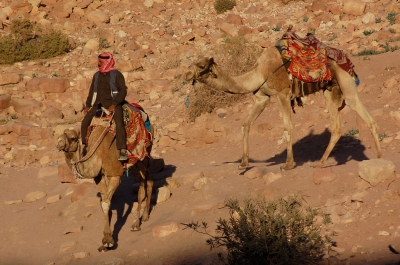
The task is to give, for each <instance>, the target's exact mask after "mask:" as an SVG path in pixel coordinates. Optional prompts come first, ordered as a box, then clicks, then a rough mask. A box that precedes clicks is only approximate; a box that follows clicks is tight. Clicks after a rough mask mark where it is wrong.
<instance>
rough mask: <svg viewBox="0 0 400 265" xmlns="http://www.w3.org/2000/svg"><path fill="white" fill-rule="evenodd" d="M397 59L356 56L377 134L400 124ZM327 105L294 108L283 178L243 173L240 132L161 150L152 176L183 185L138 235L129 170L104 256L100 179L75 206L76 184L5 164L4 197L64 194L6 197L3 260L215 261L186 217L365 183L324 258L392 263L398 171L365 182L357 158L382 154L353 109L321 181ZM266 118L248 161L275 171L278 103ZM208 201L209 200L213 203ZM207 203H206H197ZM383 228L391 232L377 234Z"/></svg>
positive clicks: (398, 227)
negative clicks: (161, 230) (160, 165)
mask: <svg viewBox="0 0 400 265" xmlns="http://www.w3.org/2000/svg"><path fill="white" fill-rule="evenodd" d="M399 56H400V52H399V51H396V52H394V53H385V54H382V55H378V56H370V57H369V60H367V59H368V58H366V57H354V58H352V61H353V62H354V64H355V65H356V71H357V73H358V75H359V77H360V79H361V82H362V85H364V84H366V87H365V88H364V89H363V90H362V91H361V92H360V95H361V98H362V101H363V102H364V104H365V105H366V107H367V109H368V110H369V111H370V112H371V113H373V116H374V118H375V119H376V121H377V123H378V126H379V133H381V134H383V133H385V134H386V135H387V136H389V137H395V136H396V133H398V132H399V131H400V124H399V122H396V121H395V120H394V119H392V118H390V117H389V115H388V113H389V112H390V111H394V110H399V107H398V99H399V95H398V94H397V95H388V94H387V93H385V89H384V88H383V82H384V81H385V80H387V79H389V78H390V77H392V76H394V75H397V74H399V73H400V61H399V60H398V58H399ZM396 91H397V92H396V93H398V90H396ZM324 110H325V104H324V102H323V97H322V94H320V93H318V94H315V95H312V96H310V97H309V98H308V99H307V104H306V106H305V107H304V108H297V109H296V112H297V113H296V114H294V115H293V116H292V119H293V124H294V127H295V133H294V154H295V160H296V163H297V164H296V168H295V169H293V170H290V171H286V172H281V174H282V176H283V177H282V178H280V179H278V180H277V181H275V182H273V183H271V184H269V185H267V184H265V183H264V181H263V179H262V178H258V179H248V178H246V177H245V176H244V174H245V171H240V170H238V169H237V165H238V163H239V161H240V158H241V152H242V146H241V141H240V138H238V139H239V140H231V141H228V140H230V139H228V138H227V139H220V140H219V142H218V143H216V144H212V145H210V146H208V147H207V148H203V149H197V150H191V149H184V150H180V151H173V152H167V153H165V154H163V155H162V158H163V159H164V161H165V165H166V166H165V169H164V170H163V171H162V172H160V173H158V174H156V175H155V176H154V177H155V178H156V179H159V180H161V179H164V178H166V177H170V176H172V177H174V178H176V179H177V180H178V181H179V182H180V183H181V186H180V187H178V188H175V189H172V190H171V198H170V199H168V200H167V201H165V202H162V203H159V204H156V205H154V206H153V209H152V211H151V214H150V220H149V221H148V222H145V223H143V224H142V230H141V231H139V232H131V231H130V226H131V223H132V217H131V215H129V213H130V212H131V211H132V209H134V208H135V207H136V204H137V203H136V201H137V194H136V193H135V192H134V189H132V185H133V184H134V183H136V179H135V178H133V177H123V178H122V183H121V185H120V187H119V188H118V190H117V192H116V193H115V196H114V198H113V204H112V214H113V216H112V228H113V230H114V232H113V235H114V237H115V239H116V241H117V244H116V246H115V247H114V249H112V250H110V251H108V252H106V253H98V252H97V251H96V250H97V248H98V247H99V246H100V244H101V239H102V229H103V216H102V212H101V208H100V206H99V203H98V202H99V198H98V195H97V189H96V187H95V186H94V185H91V186H90V187H89V188H88V194H87V195H86V196H85V197H84V198H82V199H81V200H79V201H77V202H74V203H71V195H65V194H68V191H70V190H71V189H74V188H75V186H76V185H74V184H68V183H60V182H59V181H58V177H57V175H54V176H51V177H45V178H41V179H39V178H38V177H37V173H38V171H39V169H40V168H39V167H37V166H31V167H26V168H10V167H7V166H4V167H2V168H1V170H0V172H1V174H0V187H1V191H2V192H1V193H0V201H1V202H3V201H4V202H6V201H13V200H20V199H23V198H24V197H25V195H26V194H28V193H30V192H33V191H37V190H40V191H43V192H45V193H46V194H47V198H48V197H50V196H52V195H58V194H59V195H61V199H60V200H59V201H57V202H55V203H52V204H47V203H46V198H44V199H41V200H38V201H35V202H32V203H25V202H22V203H15V204H12V205H7V204H5V203H0V238H1V239H2V240H1V241H0V264H2V265H3V264H10V265H11V264H13V265H14V264H15V265H16V264H21V265H25V264H29V265H36V264H43V265H49V264H57V265H59V264H60V265H61V264H171V265H172V264H174V265H175V264H176V265H178V264H179V265H180V264H182V265H183V264H218V261H217V257H216V252H219V251H224V250H223V249H216V250H212V251H210V249H209V247H208V246H207V245H206V239H207V238H208V237H207V236H205V235H202V234H198V233H195V232H193V231H192V230H190V229H184V228H185V226H184V225H182V224H184V223H189V222H192V221H195V222H196V221H199V222H201V221H206V222H207V223H208V224H209V226H210V231H213V230H214V229H215V227H216V221H217V220H218V219H219V218H220V217H222V218H225V217H227V216H228V211H227V209H226V208H222V207H220V206H222V205H223V202H224V201H225V200H227V199H230V198H233V199H238V200H239V201H241V200H243V199H244V198H249V197H257V196H259V195H261V194H262V195H264V196H266V198H268V199H276V198H278V197H279V196H287V195H290V194H293V193H297V192H300V193H301V194H302V196H303V198H305V201H306V203H307V204H308V205H309V206H312V207H321V206H323V205H324V204H325V203H326V201H327V200H328V199H331V198H333V199H337V198H342V197H343V196H347V195H348V196H351V195H352V194H354V193H356V192H359V191H360V190H366V191H367V192H368V194H367V195H366V196H365V197H364V201H363V202H362V204H361V205H360V208H359V209H357V210H356V211H353V212H352V213H353V220H352V221H351V222H349V223H346V224H335V225H333V226H332V227H333V229H334V231H335V236H333V239H334V240H335V241H336V242H337V246H338V247H339V248H343V249H344V250H343V252H342V253H340V254H338V255H337V256H336V257H332V258H330V260H329V262H328V261H326V262H325V264H370V265H372V264H395V262H399V261H400V255H396V254H393V253H391V252H390V251H389V250H388V245H392V246H393V247H395V248H397V249H398V250H400V236H399V234H400V221H399V220H400V218H399V217H400V212H399V210H398V209H399V206H400V196H392V197H388V196H386V197H385V196H384V192H385V191H387V190H389V189H392V188H393V187H396V185H397V187H398V188H399V187H400V175H399V174H398V173H397V175H394V176H393V177H391V178H390V179H388V180H386V181H385V182H384V183H381V184H380V185H378V186H376V187H371V188H366V187H367V186H366V185H365V182H364V181H362V179H361V178H360V177H359V176H358V163H359V162H360V161H362V160H367V159H374V158H376V150H375V147H374V144H373V140H372V137H371V135H370V133H369V132H368V130H367V128H366V126H365V125H363V124H362V123H361V122H357V119H358V118H357V114H356V113H355V112H353V111H351V110H349V109H344V110H343V111H342V114H341V122H342V132H343V133H345V132H347V131H349V130H351V129H353V128H354V129H356V128H357V129H359V130H360V133H359V134H358V136H357V137H356V138H354V139H352V140H351V141H347V140H346V138H342V139H341V140H340V142H339V143H338V145H337V146H336V148H335V149H334V151H333V152H332V154H331V156H330V157H329V159H328V160H327V162H326V164H325V167H326V168H328V167H329V168H331V169H332V171H333V172H334V173H335V174H337V178H336V179H335V180H334V181H332V182H329V183H324V184H321V185H315V184H314V182H313V173H314V172H315V170H316V169H314V168H312V167H311V165H313V164H314V163H316V162H317V161H318V159H319V158H320V157H321V156H322V154H323V151H324V149H325V147H326V145H327V143H328V141H329V136H330V133H329V130H328V126H329V116H328V114H327V113H326V112H324ZM246 115H247V114H246V113H243V114H240V115H228V116H227V117H226V118H224V119H222V120H221V122H222V123H224V125H225V126H226V127H227V128H229V130H230V131H231V132H232V133H233V134H240V126H241V125H242V123H243V122H244V121H245V119H246ZM314 115H316V117H318V118H317V119H316V120H317V122H315V123H313V124H310V125H307V126H306V125H305V124H306V121H307V120H308V119H309V118H310V117H315V116H314ZM266 123H269V124H278V125H277V126H278V129H277V130H275V129H274V130H271V131H266V132H260V131H259V130H256V129H254V130H252V132H251V139H250V158H251V163H250V166H251V168H253V167H260V168H262V169H263V170H265V172H273V173H279V172H280V170H279V167H280V166H281V165H282V164H283V163H284V161H285V158H286V152H285V145H284V144H280V141H279V140H280V139H281V135H282V126H281V124H282V119H281V118H280V115H279V106H278V104H277V102H276V100H273V101H272V104H271V106H270V107H269V108H268V111H265V112H264V113H262V114H261V116H260V117H259V119H258V120H257V121H256V123H255V124H254V127H253V128H257V126H258V125H261V124H266ZM236 138H237V137H236ZM382 148H383V153H384V158H385V159H387V160H390V161H392V162H393V163H394V164H395V166H396V170H397V172H398V170H399V169H400V158H399V157H400V153H399V152H400V140H395V139H394V140H392V141H390V142H388V143H386V142H382ZM55 162H56V161H55ZM55 165H56V163H55ZM201 172H203V174H204V176H206V177H208V178H210V179H211V180H212V182H211V183H209V184H207V185H206V186H204V187H203V188H202V189H201V190H198V191H193V190H192V185H191V183H190V181H189V180H190V176H191V175H193V174H200V173H201ZM210 205H211V206H212V207H208V206H210ZM201 207H203V208H204V209H205V210H199V209H200V208H201ZM207 207H208V208H209V209H207ZM170 222H174V223H177V224H178V227H179V229H178V231H177V232H175V233H172V234H170V235H168V236H167V237H164V238H154V237H153V235H152V228H154V227H156V226H161V225H165V224H168V223H170ZM380 231H386V232H388V234H389V235H387V236H381V235H379V232H380ZM66 246H69V248H68V247H66ZM74 254H75V256H74ZM80 255H83V256H86V255H88V256H86V257H80ZM396 264H397V263H396Z"/></svg>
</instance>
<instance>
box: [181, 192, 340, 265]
mask: <svg viewBox="0 0 400 265" xmlns="http://www.w3.org/2000/svg"><path fill="white" fill-rule="evenodd" d="M301 201H302V200H301V198H298V196H289V197H288V198H287V199H283V198H280V199H278V200H276V201H272V202H266V201H265V200H264V199H258V200H251V199H249V200H245V201H244V204H245V205H244V207H243V208H242V207H240V206H239V203H238V201H237V200H230V201H228V202H227V203H226V204H225V205H226V207H228V208H229V215H230V217H229V219H219V221H218V222H217V228H216V233H213V234H210V233H209V232H208V231H207V228H208V226H207V223H205V222H203V223H202V224H201V225H199V224H198V223H194V222H192V223H189V224H183V225H184V226H186V228H190V229H193V230H194V231H196V232H199V233H202V234H205V235H207V236H209V237H210V238H209V239H207V240H206V243H207V245H209V246H210V248H211V249H213V248H219V247H224V248H226V250H227V255H226V258H227V263H226V264H230V265H233V264H241V265H247V264H248V265H253V264H274V265H291V264H312V263H316V262H318V261H320V260H321V259H322V256H323V252H324V251H325V250H326V247H329V246H332V245H333V244H334V242H333V241H332V240H331V239H330V238H329V237H325V238H323V237H321V235H320V227H319V226H316V225H314V221H315V218H316V217H317V216H318V214H319V213H318V211H317V210H316V209H313V208H311V207H302V204H301ZM321 218H322V220H323V221H324V222H330V218H329V217H328V216H327V215H325V216H321ZM219 257H220V258H221V259H222V260H223V261H225V258H224V256H223V255H222V254H221V253H220V254H219Z"/></svg>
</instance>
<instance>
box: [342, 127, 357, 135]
mask: <svg viewBox="0 0 400 265" xmlns="http://www.w3.org/2000/svg"><path fill="white" fill-rule="evenodd" d="M358 133H359V130H358V129H353V128H351V130H348V131H347V132H346V133H345V134H344V136H354V135H356V134H358Z"/></svg>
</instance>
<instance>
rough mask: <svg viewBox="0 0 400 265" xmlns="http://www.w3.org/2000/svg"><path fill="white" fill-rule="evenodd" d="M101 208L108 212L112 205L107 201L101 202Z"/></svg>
mask: <svg viewBox="0 0 400 265" xmlns="http://www.w3.org/2000/svg"><path fill="white" fill-rule="evenodd" d="M101 209H103V212H104V213H108V211H109V210H110V205H109V204H108V203H106V202H101Z"/></svg>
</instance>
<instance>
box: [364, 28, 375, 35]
mask: <svg viewBox="0 0 400 265" xmlns="http://www.w3.org/2000/svg"><path fill="white" fill-rule="evenodd" d="M374 32H375V30H373V29H372V30H364V32H363V34H364V35H365V36H369V35H371V34H372V33H374Z"/></svg>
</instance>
